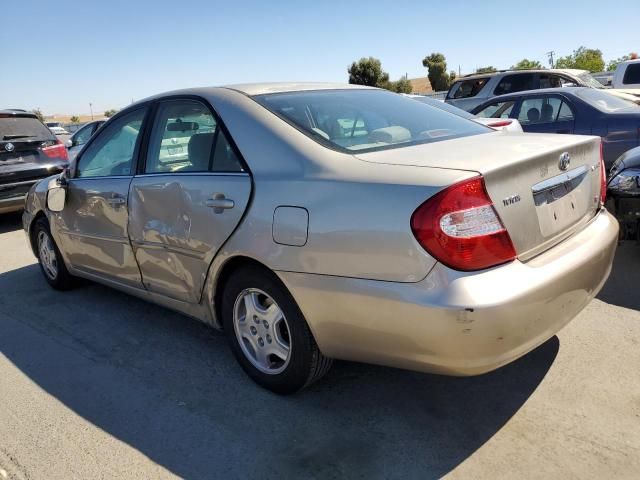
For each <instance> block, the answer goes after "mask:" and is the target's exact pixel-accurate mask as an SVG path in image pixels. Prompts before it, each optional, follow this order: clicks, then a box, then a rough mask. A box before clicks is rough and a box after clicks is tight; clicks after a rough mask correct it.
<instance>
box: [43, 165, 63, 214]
mask: <svg viewBox="0 0 640 480" xmlns="http://www.w3.org/2000/svg"><path fill="white" fill-rule="evenodd" d="M66 199H67V177H66V170H65V172H64V173H62V174H61V175H60V176H59V177H57V178H53V179H51V181H50V182H49V186H48V189H47V208H48V209H49V210H51V211H52V212H61V211H62V210H64V204H65V202H66Z"/></svg>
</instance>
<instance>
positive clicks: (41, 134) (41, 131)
mask: <svg viewBox="0 0 640 480" xmlns="http://www.w3.org/2000/svg"><path fill="white" fill-rule="evenodd" d="M53 139H54V136H53V134H52V133H51V132H50V131H49V129H48V128H47V127H45V126H44V124H43V123H42V122H41V121H40V120H38V119H37V118H34V117H19V116H14V115H2V114H0V140H25V141H33V140H53Z"/></svg>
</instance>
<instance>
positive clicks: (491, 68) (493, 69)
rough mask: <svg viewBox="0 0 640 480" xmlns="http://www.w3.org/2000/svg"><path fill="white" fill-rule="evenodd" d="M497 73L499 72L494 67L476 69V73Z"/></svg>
mask: <svg viewBox="0 0 640 480" xmlns="http://www.w3.org/2000/svg"><path fill="white" fill-rule="evenodd" d="M497 71H498V70H497V69H496V68H495V67H492V66H489V67H480V68H476V73H492V72H497Z"/></svg>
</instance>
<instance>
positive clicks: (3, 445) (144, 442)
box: [0, 215, 640, 480]
mask: <svg viewBox="0 0 640 480" xmlns="http://www.w3.org/2000/svg"><path fill="white" fill-rule="evenodd" d="M638 285H640V246H638V245H635V244H629V245H624V246H622V247H620V248H619V250H618V254H617V256H616V261H615V266H614V270H613V273H612V276H611V278H610V280H609V282H608V283H607V284H606V286H605V288H604V290H603V291H602V292H601V294H600V295H599V297H598V299H596V300H594V301H593V302H592V303H591V304H590V305H589V306H588V307H587V308H586V309H585V310H584V311H583V312H582V313H581V314H580V315H579V316H578V317H577V318H576V319H575V320H574V321H573V322H572V323H571V324H569V325H568V326H567V327H566V328H565V329H564V330H562V331H561V332H560V333H559V334H558V336H556V337H553V338H552V339H550V340H549V341H548V342H546V343H545V344H544V345H542V346H541V347H539V348H538V349H536V350H534V351H533V352H531V353H530V354H528V355H526V356H525V357H523V358H521V359H520V360H518V361H516V362H514V363H512V364H510V365H507V366H506V367H503V368H501V369H499V370H497V371H495V372H492V373H489V374H486V375H483V376H480V377H473V378H451V377H443V376H436V375H426V374H420V373H414V372H408V371H402V370H394V369H390V368H383V367H377V366H370V365H362V364H355V363H347V362H337V363H336V364H334V367H333V369H332V370H331V371H330V373H329V374H328V375H327V376H326V377H325V378H324V379H323V380H321V381H320V382H319V383H317V384H316V385H314V386H313V387H311V388H309V389H308V390H305V391H304V392H302V393H300V394H298V395H295V396H290V397H280V396H277V395H274V394H271V393H269V392H266V391H264V390H262V389H260V388H259V387H257V386H256V385H255V384H254V383H253V382H251V381H250V380H249V379H248V378H247V377H246V376H245V375H244V374H243V372H242V371H241V370H240V368H239V367H238V366H237V365H236V363H235V361H234V359H233V357H232V354H231V352H230V350H229V349H228V347H227V344H226V339H225V338H224V336H223V335H222V334H221V333H219V332H216V331H214V330H211V329H210V328H208V327H207V326H205V325H203V324H200V323H198V322H196V321H194V320H191V319H189V318H186V317H184V316H182V315H179V314H176V313H173V312H170V311H168V310H165V309H163V308H160V307H157V306H154V305H151V304H148V303H145V302H143V301H141V300H138V299H135V298H132V297H129V296H127V295H125V294H122V293H119V292H117V291H114V290H111V289H109V288H106V287H103V286H100V285H96V284H92V283H88V282H87V283H84V284H82V285H80V286H79V287H77V288H76V289H74V290H72V291H69V292H62V293H61V292H56V291H53V290H52V289H51V288H49V286H48V285H47V284H46V282H45V281H44V279H43V278H42V276H41V273H40V271H39V269H38V266H37V265H36V263H35V258H34V257H33V255H32V254H31V252H30V251H29V250H28V248H27V244H26V241H25V237H24V233H23V232H22V230H21V228H20V224H19V217H18V216H15V215H10V216H4V217H0V480H1V479H7V478H10V479H47V480H52V479H65V480H67V479H73V478H79V479H93V478H109V479H115V478H126V479H134V478H135V479H138V478H174V477H184V478H192V479H204V478H224V479H234V478H252V479H253V478H278V479H287V478H296V479H300V478H322V479H324V478H349V479H356V478H363V479H378V478H384V479H396V478H397V479H401V478H402V479H414V478H415V479H429V478H438V477H441V476H445V475H447V476H449V477H450V478H492V479H493V478H505V479H506V478H509V479H512V478H544V479H549V478H563V479H572V478H576V479H578V478H579V479H590V478H593V479H602V478H625V479H626V478H628V479H633V478H640V312H639V310H640V292H639V291H638Z"/></svg>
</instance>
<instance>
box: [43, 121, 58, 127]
mask: <svg viewBox="0 0 640 480" xmlns="http://www.w3.org/2000/svg"><path fill="white" fill-rule="evenodd" d="M44 124H45V125H46V126H47V127H49V128H51V127H62V122H44Z"/></svg>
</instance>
